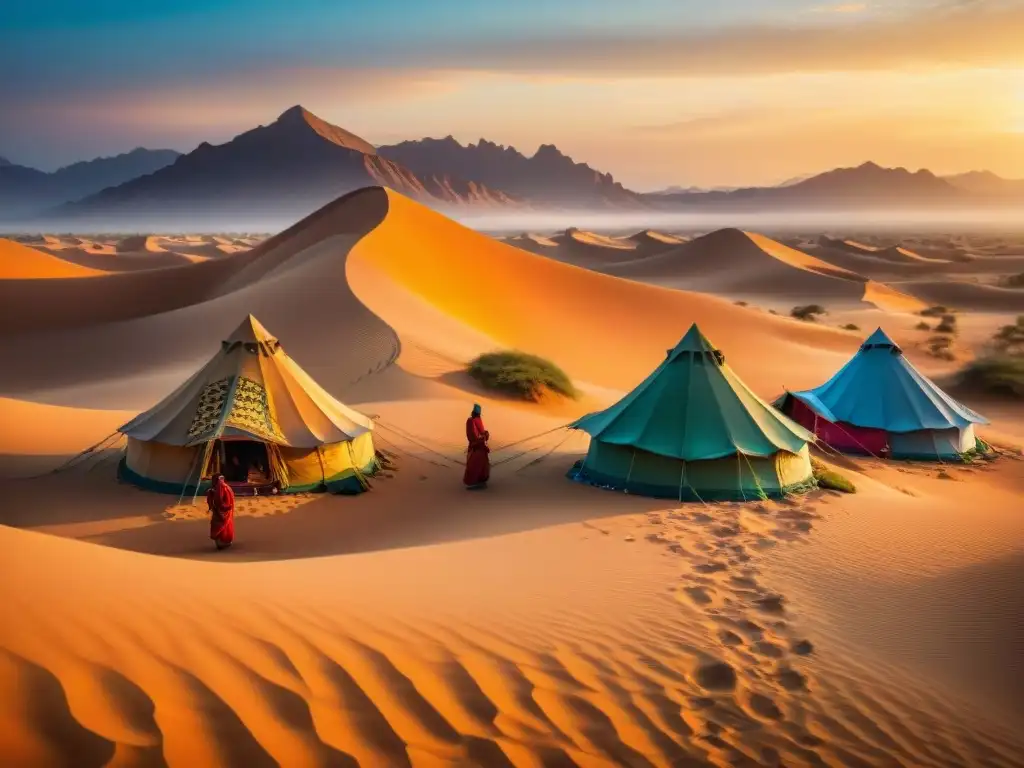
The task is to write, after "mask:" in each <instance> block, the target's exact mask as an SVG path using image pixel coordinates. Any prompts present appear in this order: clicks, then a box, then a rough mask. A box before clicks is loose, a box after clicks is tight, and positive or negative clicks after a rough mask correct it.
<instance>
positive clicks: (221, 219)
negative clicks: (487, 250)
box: [0, 106, 1024, 230]
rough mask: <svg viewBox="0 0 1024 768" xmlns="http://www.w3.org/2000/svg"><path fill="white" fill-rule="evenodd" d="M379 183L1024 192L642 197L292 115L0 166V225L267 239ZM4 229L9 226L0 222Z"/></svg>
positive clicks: (600, 179) (854, 185)
mask: <svg viewBox="0 0 1024 768" xmlns="http://www.w3.org/2000/svg"><path fill="white" fill-rule="evenodd" d="M371 185H382V186H387V187H390V188H392V189H395V190H396V191H398V192H401V193H403V194H405V195H407V196H409V197H412V198H414V199H416V200H419V201H420V202H423V203H425V204H427V205H429V206H431V207H434V208H438V209H441V210H448V211H449V212H451V210H452V209H454V210H455V211H458V210H462V211H481V210H484V211H501V210H520V209H524V210H543V211H550V210H557V209H562V210H573V209H576V210H580V209H585V210H591V211H594V210H614V211H629V210H634V211H635V210H644V209H650V210H660V211H665V210H694V209H697V210H726V211H727V210H731V209H742V210H751V209H765V210H777V209H782V210H785V209H787V208H791V207H800V208H821V207H828V208H832V209H846V208H871V207H884V208H892V207H893V206H907V207H911V206H945V205H972V204H977V205H993V204H994V205H1001V204H1006V203H1008V202H1010V203H1012V204H1017V203H1018V201H1024V181H1012V180H1006V179H1002V178H1000V177H999V176H996V175H995V174H992V173H990V172H987V171H978V172H972V173H966V174H960V175H956V176H947V177H940V176H936V175H935V174H933V173H932V172H930V171H927V170H920V171H916V172H911V171H908V170H906V169H904V168H883V167H881V166H879V165H877V164H875V163H870V162H869V163H864V164H863V165H860V166H857V167H855V168H837V169H835V170H832V171H827V172H825V173H821V174H817V175H813V176H801V177H797V178H794V179H790V180H788V181H786V182H784V183H783V184H780V185H777V186H770V187H750V188H741V189H734V188H719V189H710V190H709V189H698V188H693V187H689V188H686V187H670V188H668V189H666V190H662V191H661V192H656V193H648V194H642V193H638V192H634V191H632V190H630V189H627V188H626V187H624V186H623V185H622V184H621V183H619V182H618V181H616V180H615V179H614V178H613V177H612V176H611V174H609V173H604V172H602V171H599V170H596V169H594V168H592V167H591V166H589V165H587V164H586V163H581V162H576V161H575V160H574V159H573V158H571V157H569V156H568V155H566V154H564V153H563V152H561V151H560V150H559V149H558V148H557V147H555V146H554V145H551V144H544V145H541V147H540V148H539V149H538V150H537V151H536V152H535V153H534V154H533V155H532V156H528V155H526V154H524V153H522V152H520V151H519V150H517V149H516V148H514V147H506V146H503V145H500V144H496V143H494V142H491V141H487V140H486V139H480V140H479V141H478V142H477V143H475V144H474V143H470V144H466V145H463V144H461V143H459V142H458V141H456V140H455V139H454V138H453V137H451V136H448V137H445V138H443V139H433V138H427V139H420V140H417V141H404V142H401V143H399V144H394V145H390V146H380V147H375V146H374V145H373V144H371V143H370V142H368V141H366V140H365V139H362V138H360V137H359V136H356V135H355V134H353V133H351V132H349V131H346V130H345V129H343V128H340V127H338V126H336V125H332V124H331V123H328V122H327V121H325V120H322V119H321V118H319V117H317V116H316V115H314V114H313V113H311V112H310V111H308V110H306V109H304V108H303V107H301V106H295V107H292V108H291V109H288V110H286V111H285V112H284V113H282V114H281V115H280V117H278V118H277V120H275V121H274V122H272V123H270V124H269V125H266V126H262V125H261V126H258V127H256V128H253V129H251V130H248V131H245V132H244V133H241V134H239V135H238V136H236V137H234V138H233V139H231V140H230V141H227V142H225V143H223V144H219V145H212V144H209V143H206V142H204V143H202V144H200V145H199V146H198V147H196V148H195V149H194V150H192V151H191V152H189V153H187V154H183V155H182V154H179V153H177V152H174V151H173V150H147V149H136V150H133V151H132V152H129V153H126V154H124V155H119V156H117V157H112V158H100V159H97V160H93V161H89V162H83V163H75V164H74V165H70V166H67V167H65V168H61V169H60V170H58V171H55V172H53V173H44V172H42V171H38V170H36V169H33V168H28V167H25V166H19V165H16V164H13V163H11V162H10V161H9V160H4V159H2V158H0V221H3V222H13V223H17V224H21V225H23V224H25V223H30V225H31V226H32V227H33V228H36V227H40V228H41V227H58V228H72V229H74V228H80V227H88V228H96V227H103V228H107V229H119V230H124V229H167V228H179V227H183V228H186V229H193V230H195V229H200V228H204V227H213V228H223V227H227V226H242V227H243V228H245V229H251V228H257V229H274V228H280V227H282V226H287V225H288V224H290V223H292V222H294V221H295V220H297V219H299V218H301V217H303V216H304V215H306V214H307V213H308V212H309V211H311V210H316V209H317V208H319V207H320V206H322V205H324V204H325V203H327V202H329V201H330V200H333V199H334V198H336V197H339V196H340V195H343V194H345V193H347V192H350V191H352V190H354V189H358V188H360V187H365V186H371ZM6 226H8V228H9V226H10V225H6Z"/></svg>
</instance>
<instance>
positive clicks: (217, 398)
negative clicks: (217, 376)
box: [188, 376, 234, 444]
mask: <svg viewBox="0 0 1024 768" xmlns="http://www.w3.org/2000/svg"><path fill="white" fill-rule="evenodd" d="M233 381H234V377H233V376H232V377H229V378H226V379H221V380H220V381H214V382H211V383H209V384H207V385H206V386H205V387H203V391H202V394H200V395H199V405H197V406H196V412H195V415H194V416H193V417H192V424H191V425H190V426H189V428H188V437H189V443H190V444H194V443H205V442H206V441H207V440H209V439H210V438H211V437H212V436H213V434H214V433H215V432H216V431H217V425H218V424H220V417H221V414H223V413H224V407H225V405H226V404H227V399H228V392H229V391H230V390H231V383H232V382H233Z"/></svg>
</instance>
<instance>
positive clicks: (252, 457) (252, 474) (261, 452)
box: [219, 440, 275, 489]
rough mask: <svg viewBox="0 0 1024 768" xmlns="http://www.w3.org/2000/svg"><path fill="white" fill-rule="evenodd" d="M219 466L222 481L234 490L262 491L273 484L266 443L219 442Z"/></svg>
mask: <svg viewBox="0 0 1024 768" xmlns="http://www.w3.org/2000/svg"><path fill="white" fill-rule="evenodd" d="M219 448H220V459H221V462H220V465H221V473H222V474H223V475H224V479H225V480H226V481H227V482H228V483H229V484H230V485H231V486H232V487H233V488H236V489H246V488H252V489H257V488H259V489H263V488H269V487H271V486H273V485H274V484H275V478H274V476H273V473H272V471H271V468H270V456H269V455H268V452H267V445H266V443H261V442H258V441H256V440H221V441H220V446H219Z"/></svg>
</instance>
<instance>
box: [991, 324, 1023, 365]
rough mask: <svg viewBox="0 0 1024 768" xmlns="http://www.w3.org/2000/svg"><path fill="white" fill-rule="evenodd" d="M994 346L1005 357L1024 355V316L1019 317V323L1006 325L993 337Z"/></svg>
mask: <svg viewBox="0 0 1024 768" xmlns="http://www.w3.org/2000/svg"><path fill="white" fill-rule="evenodd" d="M992 345H993V346H994V347H995V348H996V350H997V351H998V352H1000V353H1001V354H1004V355H1020V354H1024V315H1018V316H1017V322H1016V323H1014V324H1012V325H1004V326H1003V327H1002V328H1000V329H999V330H998V331H996V335H995V336H993V337H992Z"/></svg>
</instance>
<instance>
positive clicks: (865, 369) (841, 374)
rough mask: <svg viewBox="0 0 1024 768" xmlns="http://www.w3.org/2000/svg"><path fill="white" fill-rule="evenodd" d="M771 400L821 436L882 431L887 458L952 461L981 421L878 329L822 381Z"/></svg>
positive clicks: (970, 444) (971, 442) (968, 445)
mask: <svg viewBox="0 0 1024 768" xmlns="http://www.w3.org/2000/svg"><path fill="white" fill-rule="evenodd" d="M778 405H780V406H781V407H782V409H783V411H784V412H786V413H787V414H790V415H792V416H793V418H794V419H796V420H797V421H798V422H800V423H801V424H803V425H804V426H806V427H808V428H811V429H813V430H814V432H815V433H816V434H817V435H818V436H819V438H822V439H826V433H827V434H829V435H835V434H836V433H837V431H838V432H845V433H846V436H848V437H850V438H851V440H853V441H855V442H859V440H857V435H858V432H857V430H865V431H870V432H864V433H863V434H864V435H865V438H864V439H867V436H873V435H878V434H879V433H884V434H883V435H882V438H883V440H884V442H885V447H886V448H887V449H888V453H889V455H890V456H892V457H893V458H905V459H956V458H959V457H960V456H962V455H963V454H964V453H966V452H968V451H972V450H974V449H975V447H976V444H977V440H976V438H975V435H974V425H975V424H987V423H988V420H987V419H985V418H984V417H983V416H981V415H979V414H977V413H975V412H974V411H972V410H971V409H970V408H968V407H967V406H965V405H963V404H962V403H959V402H957V401H956V400H954V399H953V398H952V397H950V396H949V395H947V394H946V393H945V392H943V391H942V390H941V389H939V387H938V386H937V385H936V384H935V382H933V381H932V380H931V379H929V378H928V377H927V376H925V375H924V374H922V373H921V372H920V371H918V370H917V369H916V368H915V367H914V366H913V364H912V363H911V362H910V361H909V360H907V358H906V357H905V356H904V355H903V351H902V350H901V349H900V348H899V346H897V344H896V343H895V342H894V341H893V340H892V339H890V338H889V336H888V335H887V334H886V333H885V331H883V330H882V329H881V328H879V329H878V330H876V331H875V332H874V333H873V334H871V336H869V337H868V338H867V340H866V341H865V342H864V343H863V344H861V347H860V350H859V351H858V352H857V354H856V355H854V356H853V358H852V359H851V360H850V361H849V362H848V363H847V364H846V365H844V366H843V367H842V368H841V369H840V370H839V371H838V372H837V373H836V374H835V376H833V377H832V378H831V379H829V380H828V381H827V382H825V383H824V384H822V385H821V386H820V387H817V388H815V389H809V390H806V391H803V392H789V393H787V394H786V395H785V396H784V397H783V398H782V400H781V401H780V402H779V403H778ZM808 412H810V413H808ZM851 428H852V429H851ZM826 442H834V441H830V440H828V439H826ZM836 447H841V446H836ZM845 447H847V446H842V447H841V448H845Z"/></svg>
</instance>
